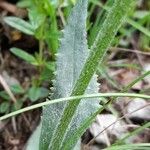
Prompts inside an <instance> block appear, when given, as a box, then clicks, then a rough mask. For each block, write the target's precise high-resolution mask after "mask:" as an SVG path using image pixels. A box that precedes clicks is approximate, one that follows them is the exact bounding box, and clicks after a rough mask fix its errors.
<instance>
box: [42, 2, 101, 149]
mask: <svg viewBox="0 0 150 150" xmlns="http://www.w3.org/2000/svg"><path fill="white" fill-rule="evenodd" d="M81 10H82V12H83V13H82V15H81V13H80V11H81ZM86 11H87V1H84V2H83V1H79V3H78V5H76V7H75V8H74V9H73V12H72V14H71V16H70V18H69V21H68V25H67V26H66V27H65V29H64V31H63V33H64V35H63V38H62V39H61V46H60V48H59V50H58V54H57V55H58V57H57V62H56V63H57V71H56V81H55V83H54V91H53V92H54V94H53V96H52V97H53V98H60V97H66V96H67V95H70V94H71V90H72V89H73V87H74V85H75V82H76V80H77V79H78V77H79V74H80V72H81V69H82V68H83V65H84V63H85V60H86V58H87V56H88V47H87V44H86V24H85V22H86V14H87V12H86ZM79 22H80V23H79ZM72 39H74V40H72ZM70 58H71V59H70ZM67 62H69V63H67ZM78 64H80V65H78ZM62 68H64V69H62ZM88 88H89V89H88V90H87V93H94V92H96V93H97V91H98V86H97V84H96V78H95V77H94V78H93V81H91V83H90V85H89V87H88ZM66 106H67V104H66V103H64V104H56V105H53V106H48V107H46V108H44V110H43V117H42V118H43V120H42V135H41V142H40V149H47V148H48V145H50V144H51V142H52V141H53V139H52V135H53V134H54V135H55V129H56V127H57V123H59V120H60V119H61V114H63V110H64V109H65V107H66ZM85 106H86V107H85ZM60 108H61V109H60ZM98 108H99V101H94V102H93V103H92V104H91V103H90V102H88V101H87V102H84V101H83V102H81V103H80V104H79V107H78V110H77V112H76V113H75V114H74V117H73V118H74V119H73V121H72V124H71V125H70V129H68V131H67V132H66V139H65V140H64V142H66V141H68V140H69V138H70V135H72V133H74V132H75V131H76V130H77V127H78V126H80V125H81V124H82V123H83V122H84V121H85V119H86V118H87V117H88V116H89V115H90V114H93V113H94V112H95V111H97V110H98ZM87 110H88V111H87ZM58 112H59V113H58ZM79 114H82V115H79ZM79 116H80V117H79ZM52 118H53V119H52ZM47 131H51V132H49V134H47ZM43 137H45V138H43ZM77 140H78V139H77ZM73 142H74V143H72V144H73V145H75V144H76V141H73ZM58 145H59V144H58ZM63 145H64V144H63ZM55 146H56V145H55ZM55 146H54V147H55ZM55 148H56V147H55ZM50 149H51V148H50ZM56 149H57V148H56ZM62 149H64V148H62Z"/></svg>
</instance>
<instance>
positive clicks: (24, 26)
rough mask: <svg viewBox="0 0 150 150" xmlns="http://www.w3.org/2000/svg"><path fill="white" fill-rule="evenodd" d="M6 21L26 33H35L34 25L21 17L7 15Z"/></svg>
mask: <svg viewBox="0 0 150 150" xmlns="http://www.w3.org/2000/svg"><path fill="white" fill-rule="evenodd" d="M4 21H5V22H6V23H7V24H8V25H10V26H11V27H13V28H15V29H17V30H20V31H22V32H23V33H25V34H29V35H34V27H33V26H32V25H31V24H30V23H28V22H26V21H24V20H22V19H20V18H17V17H5V18H4Z"/></svg>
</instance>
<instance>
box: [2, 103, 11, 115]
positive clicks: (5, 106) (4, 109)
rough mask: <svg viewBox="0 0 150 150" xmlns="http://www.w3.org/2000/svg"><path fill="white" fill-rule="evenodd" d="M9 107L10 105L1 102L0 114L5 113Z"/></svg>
mask: <svg viewBox="0 0 150 150" xmlns="http://www.w3.org/2000/svg"><path fill="white" fill-rule="evenodd" d="M9 107H10V103H8V102H3V103H2V104H1V105H0V113H6V112H7V111H8V109H9Z"/></svg>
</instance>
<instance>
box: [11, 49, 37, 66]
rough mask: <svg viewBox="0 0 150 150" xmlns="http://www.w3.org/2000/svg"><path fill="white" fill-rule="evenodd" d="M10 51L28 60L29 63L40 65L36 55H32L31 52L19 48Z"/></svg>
mask: <svg viewBox="0 0 150 150" xmlns="http://www.w3.org/2000/svg"><path fill="white" fill-rule="evenodd" d="M10 51H11V52H12V53H13V54H14V55H16V56H18V57H20V58H22V59H23V60H25V61H27V62H28V63H30V64H32V65H38V62H37V61H36V59H35V58H34V56H32V55H31V54H29V53H27V52H25V51H23V50H21V49H19V48H11V49H10Z"/></svg>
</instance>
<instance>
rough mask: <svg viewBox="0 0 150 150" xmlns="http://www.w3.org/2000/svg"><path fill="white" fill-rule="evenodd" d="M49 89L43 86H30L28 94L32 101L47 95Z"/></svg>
mask: <svg viewBox="0 0 150 150" xmlns="http://www.w3.org/2000/svg"><path fill="white" fill-rule="evenodd" d="M48 93H49V91H48V90H47V89H46V88H43V87H34V86H33V87H31V88H30V89H29V92H28V96H29V98H30V100H31V101H32V102H35V101H37V100H39V99H40V98H44V97H46V96H48Z"/></svg>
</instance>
